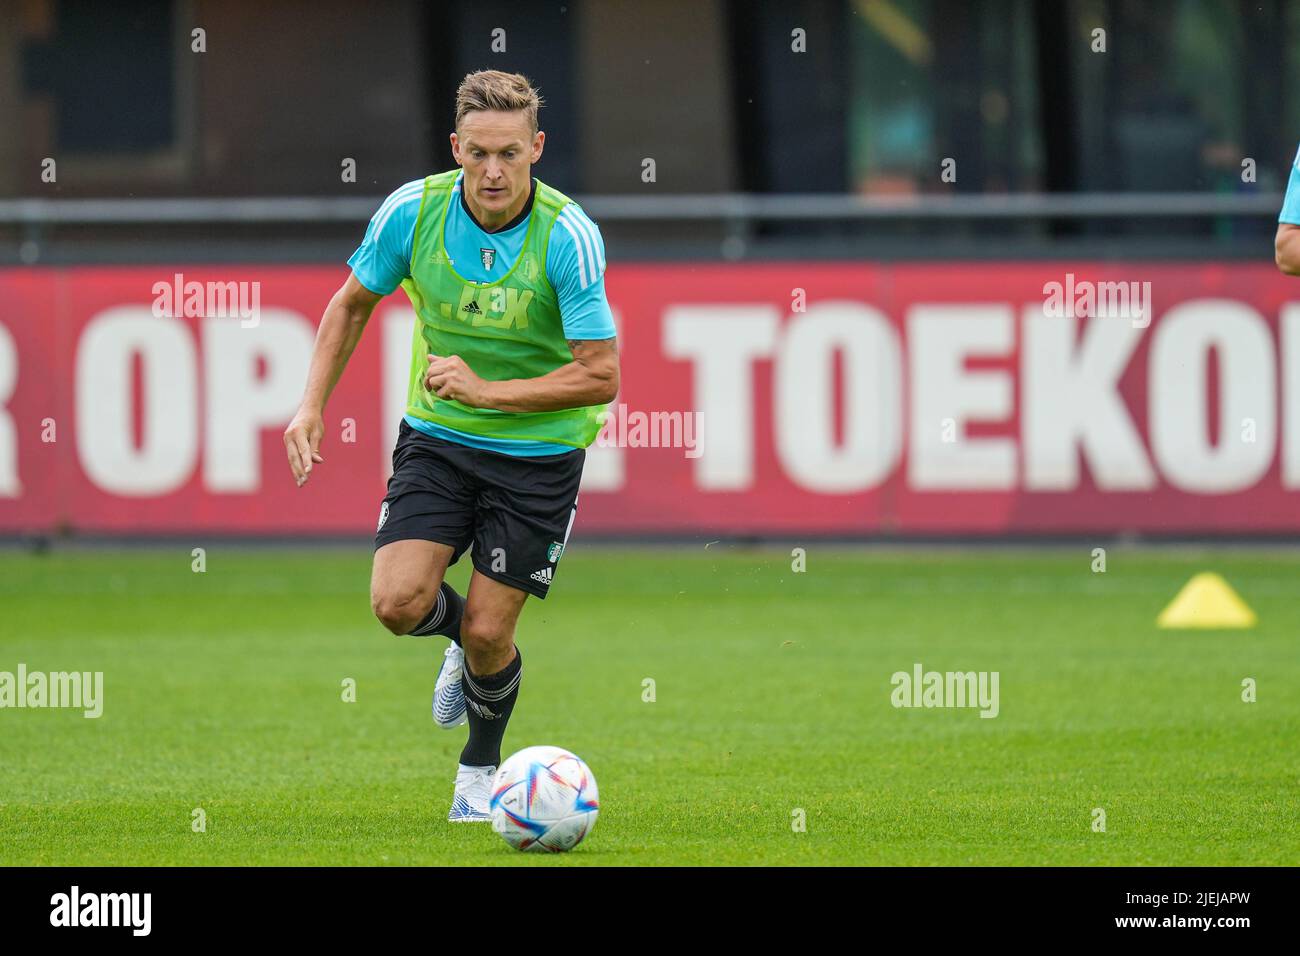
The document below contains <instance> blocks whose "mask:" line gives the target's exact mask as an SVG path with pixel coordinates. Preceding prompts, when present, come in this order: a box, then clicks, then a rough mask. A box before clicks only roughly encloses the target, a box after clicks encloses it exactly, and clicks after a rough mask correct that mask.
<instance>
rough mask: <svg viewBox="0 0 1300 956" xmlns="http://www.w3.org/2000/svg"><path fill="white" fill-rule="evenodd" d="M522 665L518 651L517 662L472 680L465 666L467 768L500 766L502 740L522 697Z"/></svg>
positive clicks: (463, 759)
mask: <svg viewBox="0 0 1300 956" xmlns="http://www.w3.org/2000/svg"><path fill="white" fill-rule="evenodd" d="M523 666H524V659H523V657H522V656H521V655H520V653H519V649H518V648H515V658H514V660H512V661H511V662H510V663H509V664H507V665H506V666H505V667H503V668H502V669H501V670H499V671H497V672H496V673H495V674H489V675H487V676H486V677H471V676H470V673H469V664H468V663H466V665H465V670H464V672H463V675H462V677H461V679H460V685H461V687H462V688H463V689H464V691H465V711H466V716H468V717H469V742H468V743H467V744H465V749H464V750H462V751H461V752H460V762H461V763H462V764H464V765H465V766H466V767H499V766H501V738H503V737H504V736H505V735H506V722H507V721H508V720H510V712H511V711H512V710H514V709H515V700H516V699H517V698H518V697H519V678H520V676H521V674H522V672H523Z"/></svg>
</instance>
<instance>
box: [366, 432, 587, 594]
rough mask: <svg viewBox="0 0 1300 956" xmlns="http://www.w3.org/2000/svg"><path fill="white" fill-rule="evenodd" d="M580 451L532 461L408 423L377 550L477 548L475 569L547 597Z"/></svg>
mask: <svg viewBox="0 0 1300 956" xmlns="http://www.w3.org/2000/svg"><path fill="white" fill-rule="evenodd" d="M586 457H587V453H586V452H585V451H584V450H583V449H581V448H575V449H574V450H573V451H571V452H561V453H560V454H558V455H543V456H540V457H530V458H526V457H523V456H516V455H503V454H500V453H498V452H494V451H484V450H483V449H480V448H471V447H469V446H468V445H458V444H456V443H455V442H449V441H443V440H442V439H441V438H434V437H433V436H431V435H426V434H425V433H424V432H422V431H420V430H418V429H415V428H412V427H411V426H410V425H408V424H407V423H406V422H405V421H403V422H402V425H401V427H400V428H399V429H398V434H397V447H395V448H394V449H393V477H391V478H389V479H388V493H387V494H386V495H384V503H383V506H382V507H381V508H380V510H379V527H378V528H377V529H376V530H375V550H379V549H380V548H381V547H383V546H384V545H386V544H390V543H391V542H393V541H405V540H407V539H408V538H416V539H420V540H423V541H436V542H438V543H439V544H445V545H449V546H451V547H452V548H453V549H454V552H455V553H454V554H453V555H452V558H451V563H452V564H455V563H456V562H457V561H459V560H460V556H461V555H462V554H464V553H465V551H466V550H467V549H468V548H469V546H470V545H471V544H472V545H473V546H474V551H473V555H472V557H473V561H474V568H475V570H477V571H478V572H479V573H480V574H484V575H486V576H487V577H489V578H492V580H494V581H500V582H501V583H502V584H507V585H509V586H510V587H513V588H518V589H519V590H521V591H527V592H528V593H529V594H535V595H537V596H538V597H539V598H544V597H546V592H547V591H548V590H550V587H551V581H552V580H553V578H554V576H555V566H556V564H557V562H559V560H560V555H561V554H562V553H563V552H564V547H565V545H567V544H568V543H569V532H570V531H571V530H572V529H573V519H574V517H575V515H576V514H577V509H578V482H579V481H580V480H581V479H582V465H583V462H584V461H585V460H586Z"/></svg>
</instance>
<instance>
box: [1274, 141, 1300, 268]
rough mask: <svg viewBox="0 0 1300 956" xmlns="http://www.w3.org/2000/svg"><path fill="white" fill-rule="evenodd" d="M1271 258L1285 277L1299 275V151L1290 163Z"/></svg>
mask: <svg viewBox="0 0 1300 956" xmlns="http://www.w3.org/2000/svg"><path fill="white" fill-rule="evenodd" d="M1273 258H1274V261H1276V262H1277V267H1278V268H1279V269H1281V270H1282V271H1283V272H1284V273H1286V274H1287V275H1289V276H1295V275H1300V151H1297V153H1296V157H1295V159H1294V160H1292V161H1291V175H1290V177H1289V178H1288V179H1287V183H1286V197H1285V198H1284V199H1283V200H1282V212H1281V213H1279V214H1278V217H1277V235H1276V236H1275V237H1274V238H1273Z"/></svg>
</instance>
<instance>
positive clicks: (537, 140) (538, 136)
mask: <svg viewBox="0 0 1300 956" xmlns="http://www.w3.org/2000/svg"><path fill="white" fill-rule="evenodd" d="M545 145H546V134H545V133H543V132H542V131H541V130H540V129H539V130H538V131H537V132H536V133H534V134H533V162H537V161H538V160H539V159H541V158H542V147H543V146H545Z"/></svg>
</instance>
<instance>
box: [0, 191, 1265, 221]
mask: <svg viewBox="0 0 1300 956" xmlns="http://www.w3.org/2000/svg"><path fill="white" fill-rule="evenodd" d="M384 199H385V197H384V196H357V197H268V198H265V199H259V198H250V197H240V198H230V199H221V198H202V199H0V225H17V226H27V227H39V226H52V225H54V226H57V225H130V224H161V223H188V224H200V225H201V224H208V223H246V224H267V223H301V222H340V223H343V222H358V221H365V220H367V219H369V218H370V216H371V215H373V214H374V211H375V210H376V209H378V208H379V206H380V204H381V203H382V202H383V201H384ZM580 201H581V202H582V205H583V208H584V209H586V210H587V211H588V212H590V213H591V215H592V216H593V217H595V218H597V219H601V220H605V221H609V222H654V221H658V222H665V221H667V222H672V221H677V222H698V221H701V220H719V221H728V222H733V223H734V222H772V221H854V220H891V219H913V220H915V219H939V220H944V219H951V220H972V219H1002V220H1008V219H1010V220H1015V219H1023V220H1033V219H1103V218H1163V217H1175V218H1185V217H1218V216H1230V217H1245V218H1256V217H1265V216H1276V215H1277V212H1278V210H1279V209H1280V208H1281V206H1282V195H1281V194H1280V193H1226V194H1216V193H1068V194H1067V193H1062V194H1056V193H1033V194H999V195H957V196H947V195H918V196H904V197H893V196H890V197H882V196H858V195H851V194H849V195H828V194H781V195H758V194H751V193H706V194H700V195H689V194H688V195H683V194H670V195H664V196H652V195H626V194H624V195H594V196H588V197H586V198H582V199H580Z"/></svg>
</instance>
